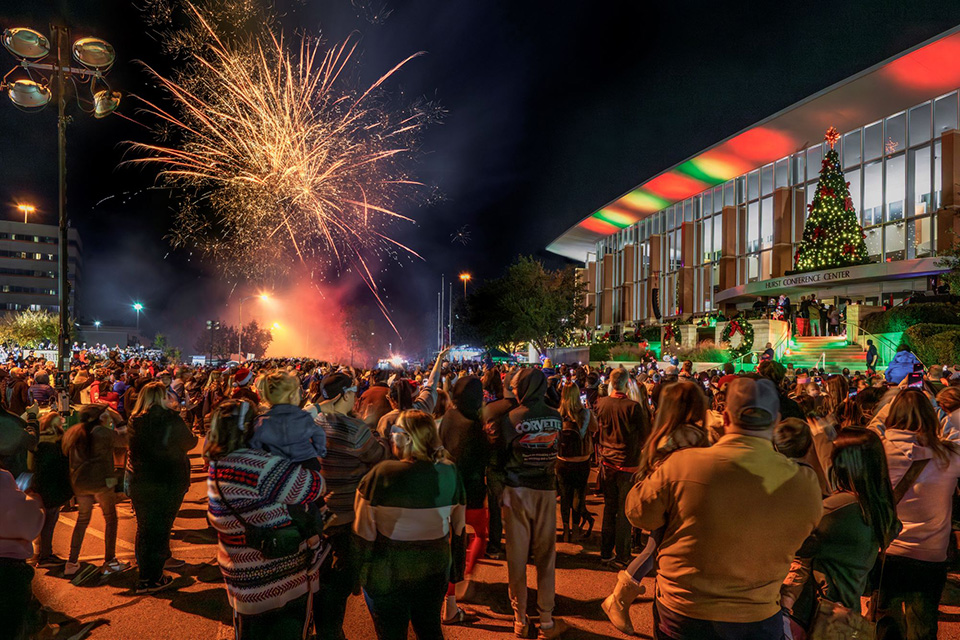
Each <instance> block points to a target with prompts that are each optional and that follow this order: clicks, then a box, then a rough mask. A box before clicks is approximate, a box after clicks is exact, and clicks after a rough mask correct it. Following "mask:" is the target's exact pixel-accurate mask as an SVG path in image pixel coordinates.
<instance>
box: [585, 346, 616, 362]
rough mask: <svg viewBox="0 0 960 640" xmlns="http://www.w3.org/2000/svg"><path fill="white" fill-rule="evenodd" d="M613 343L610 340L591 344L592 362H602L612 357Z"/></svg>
mask: <svg viewBox="0 0 960 640" xmlns="http://www.w3.org/2000/svg"><path fill="white" fill-rule="evenodd" d="M612 346H613V344H612V343H610V342H595V343H593V344H592V345H590V361H591V362H598V361H599V362H602V361H604V360H609V359H610V347H612Z"/></svg>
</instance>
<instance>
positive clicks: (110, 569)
mask: <svg viewBox="0 0 960 640" xmlns="http://www.w3.org/2000/svg"><path fill="white" fill-rule="evenodd" d="M129 568H130V563H129V562H120V561H119V560H117V559H116V558H114V559H113V560H111V561H110V562H105V563H104V565H103V567H101V573H103V575H105V576H108V575H110V574H112V573H120V572H121V571H126V570H127V569H129Z"/></svg>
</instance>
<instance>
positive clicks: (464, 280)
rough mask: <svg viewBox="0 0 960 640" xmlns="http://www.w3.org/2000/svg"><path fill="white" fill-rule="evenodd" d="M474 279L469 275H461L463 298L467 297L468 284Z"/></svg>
mask: <svg viewBox="0 0 960 640" xmlns="http://www.w3.org/2000/svg"><path fill="white" fill-rule="evenodd" d="M471 278H473V276H471V275H470V274H469V273H461V274H460V282H462V283H463V297H464V298H466V297H467V283H468V282H470V279H471Z"/></svg>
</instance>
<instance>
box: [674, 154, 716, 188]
mask: <svg viewBox="0 0 960 640" xmlns="http://www.w3.org/2000/svg"><path fill="white" fill-rule="evenodd" d="M711 168H714V169H715V167H711V164H710V163H706V162H698V161H697V160H696V159H694V160H687V161H686V162H684V163H683V164H681V165H680V166H679V167H677V171H679V172H680V173H682V174H684V175H687V176H690V177H691V178H696V179H697V180H700V181H701V182H706V183H707V184H710V185H716V184H720V183H721V182H724V181H726V180H727V178H725V177H723V176H721V175H717V174H716V173H714V172H711V171H710V170H709V169H711Z"/></svg>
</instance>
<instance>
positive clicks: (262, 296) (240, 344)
mask: <svg viewBox="0 0 960 640" xmlns="http://www.w3.org/2000/svg"><path fill="white" fill-rule="evenodd" d="M254 298H260V299H261V300H263V301H264V302H266V301H267V300H269V299H270V296H268V295H267V294H265V293H258V294H257V295H255V296H247V297H246V298H240V310H239V311H238V312H237V322H238V323H239V324H240V326H239V327H237V362H242V361H243V303H244V302H246V301H247V300H253V299H254ZM278 328H279V327H278Z"/></svg>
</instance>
